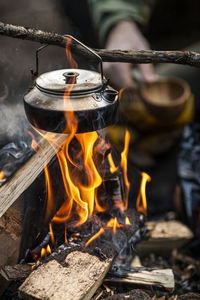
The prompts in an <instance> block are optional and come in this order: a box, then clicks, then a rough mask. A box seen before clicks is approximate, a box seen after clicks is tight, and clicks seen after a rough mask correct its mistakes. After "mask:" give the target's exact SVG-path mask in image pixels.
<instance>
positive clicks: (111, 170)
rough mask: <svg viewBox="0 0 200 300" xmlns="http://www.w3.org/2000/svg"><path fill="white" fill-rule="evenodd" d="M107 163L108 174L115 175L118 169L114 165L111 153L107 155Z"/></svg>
mask: <svg viewBox="0 0 200 300" xmlns="http://www.w3.org/2000/svg"><path fill="white" fill-rule="evenodd" d="M108 162H109V164H110V173H111V174H113V173H115V172H116V171H117V170H118V168H117V167H115V163H114V161H113V158H112V155H111V153H109V154H108Z"/></svg>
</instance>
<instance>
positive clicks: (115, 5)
mask: <svg viewBox="0 0 200 300" xmlns="http://www.w3.org/2000/svg"><path fill="white" fill-rule="evenodd" d="M88 2H89V5H90V9H91V15H92V19H93V22H94V25H95V27H96V30H97V32H98V35H99V40H100V43H101V45H102V46H105V47H106V48H107V49H149V45H148V42H147V40H146V39H145V38H144V36H143V35H142V33H141V31H140V29H139V27H138V25H139V26H140V25H141V26H144V25H146V24H147V23H148V21H149V18H150V14H151V9H152V6H153V4H154V2H155V0H88ZM138 68H139V70H140V71H141V74H142V75H143V77H144V79H145V80H151V79H152V77H153V67H152V65H151V64H146V65H139V66H138ZM131 69H132V65H131V64H122V63H105V64H104V71H105V74H106V75H107V77H108V78H110V79H111V82H112V84H113V85H114V86H115V87H116V88H122V87H133V88H134V87H135V83H134V81H133V79H132V74H131Z"/></svg>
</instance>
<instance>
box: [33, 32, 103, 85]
mask: <svg viewBox="0 0 200 300" xmlns="http://www.w3.org/2000/svg"><path fill="white" fill-rule="evenodd" d="M63 36H64V37H67V38H71V39H72V40H73V41H75V42H76V43H77V44H79V45H80V46H82V47H83V48H85V49H86V50H87V51H88V52H90V53H92V54H93V55H94V56H95V57H97V58H98V60H99V64H100V74H101V82H102V85H104V84H105V83H104V80H103V61H102V58H101V56H100V55H98V54H97V53H96V52H95V51H94V50H93V49H91V48H89V47H88V46H86V45H85V44H83V43H82V42H80V41H79V40H77V39H76V38H75V37H73V36H72V35H68V34H66V35H63ZM48 46H49V44H45V45H42V46H41V47H39V48H38V49H37V50H36V52H35V65H36V68H35V71H33V70H31V74H32V78H33V81H34V80H35V79H36V77H37V76H38V74H39V52H41V51H42V50H43V49H44V48H46V47H48Z"/></svg>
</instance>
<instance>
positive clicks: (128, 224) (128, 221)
mask: <svg viewBox="0 0 200 300" xmlns="http://www.w3.org/2000/svg"><path fill="white" fill-rule="evenodd" d="M125 225H127V226H131V222H130V220H129V218H128V217H127V216H126V218H125Z"/></svg>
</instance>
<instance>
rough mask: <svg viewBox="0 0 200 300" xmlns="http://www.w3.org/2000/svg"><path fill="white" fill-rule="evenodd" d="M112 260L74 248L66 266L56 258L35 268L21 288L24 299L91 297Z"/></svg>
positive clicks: (78, 298) (76, 299) (20, 291)
mask: <svg viewBox="0 0 200 300" xmlns="http://www.w3.org/2000/svg"><path fill="white" fill-rule="evenodd" d="M111 262H112V259H107V260H106V261H100V260H99V259H98V258H97V257H96V256H92V255H90V254H88V253H83V252H79V251H75V252H72V253H70V254H69V255H68V256H67V258H66V259H65V263H64V265H61V264H59V263H58V262H57V261H55V260H53V261H50V262H48V263H47V264H44V265H42V266H40V267H39V268H38V269H37V270H35V271H33V272H32V273H31V275H30V276H29V277H28V278H27V279H26V280H25V281H24V283H23V284H22V285H21V286H20V288H19V297H20V298H22V299H49V300H50V299H60V300H62V299H63V300H66V299H67V300H80V299H82V300H86V299H91V297H92V296H93V294H94V293H95V291H96V290H97V289H98V287H99V286H100V285H101V283H102V281H103V279H104V276H105V275H106V273H107V271H108V269H109V268H110V265H111Z"/></svg>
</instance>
